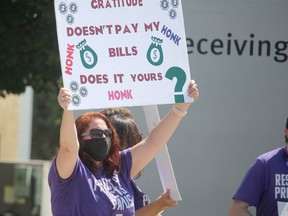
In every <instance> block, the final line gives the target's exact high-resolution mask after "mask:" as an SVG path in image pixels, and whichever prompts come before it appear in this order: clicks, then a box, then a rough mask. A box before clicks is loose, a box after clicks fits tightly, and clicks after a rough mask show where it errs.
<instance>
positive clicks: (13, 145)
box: [0, 95, 20, 160]
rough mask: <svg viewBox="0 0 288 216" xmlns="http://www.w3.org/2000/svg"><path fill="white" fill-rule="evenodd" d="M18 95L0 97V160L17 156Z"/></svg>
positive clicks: (14, 158) (13, 158) (12, 158)
mask: <svg viewBox="0 0 288 216" xmlns="http://www.w3.org/2000/svg"><path fill="white" fill-rule="evenodd" d="M19 104H20V98H19V96H15V95H9V96H7V97H6V98H0V113H1V121H0V160H16V159H17V158H18V138H19V118H20V117H19Z"/></svg>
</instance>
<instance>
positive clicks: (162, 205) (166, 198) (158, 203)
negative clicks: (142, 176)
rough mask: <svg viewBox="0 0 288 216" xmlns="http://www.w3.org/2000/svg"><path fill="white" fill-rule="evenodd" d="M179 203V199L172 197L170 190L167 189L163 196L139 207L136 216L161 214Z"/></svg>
mask: <svg viewBox="0 0 288 216" xmlns="http://www.w3.org/2000/svg"><path fill="white" fill-rule="evenodd" d="M176 204H177V201H175V200H172V199H171V198H170V190H167V191H166V192H165V193H163V194H162V195H161V196H159V197H158V198H157V200H155V201H154V202H151V203H149V204H148V205H146V206H144V207H142V208H140V209H138V210H137V211H136V216H161V213H162V212H163V211H164V210H165V209H167V208H170V207H173V206H175V205H176Z"/></svg>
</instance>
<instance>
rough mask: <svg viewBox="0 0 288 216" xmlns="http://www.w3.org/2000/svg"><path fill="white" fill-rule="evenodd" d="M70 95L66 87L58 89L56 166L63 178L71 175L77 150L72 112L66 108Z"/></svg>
mask: <svg viewBox="0 0 288 216" xmlns="http://www.w3.org/2000/svg"><path fill="white" fill-rule="evenodd" d="M70 96H71V95H70V92H69V91H68V90H67V89H64V88H61V89H60V91H59V94H58V102H59V104H60V106H61V107H62V108H63V115H62V122H61V128H60V148H59V151H58V155H57V159H56V166H57V171H58V174H59V176H60V177H61V178H63V179H66V178H69V177H70V176H71V174H72V172H73V170H74V167H75V164H76V161H77V156H78V150H79V143H78V138H77V131H76V126H75V119H74V114H73V111H71V110H68V109H67V107H68V105H69V103H70V102H71V97H70Z"/></svg>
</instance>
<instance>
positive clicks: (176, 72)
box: [165, 67, 186, 103]
mask: <svg viewBox="0 0 288 216" xmlns="http://www.w3.org/2000/svg"><path fill="white" fill-rule="evenodd" d="M165 77H166V78H168V79H170V80H173V78H174V77H176V79H177V82H176V85H175V90H174V91H175V92H182V89H183V86H184V84H185V82H186V73H185V71H184V70H183V69H182V68H179V67H171V68H169V69H168V71H167V72H166V74H165ZM174 98H175V103H184V102H185V100H184V95H183V94H177V95H174Z"/></svg>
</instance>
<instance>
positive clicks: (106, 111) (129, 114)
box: [101, 107, 134, 119]
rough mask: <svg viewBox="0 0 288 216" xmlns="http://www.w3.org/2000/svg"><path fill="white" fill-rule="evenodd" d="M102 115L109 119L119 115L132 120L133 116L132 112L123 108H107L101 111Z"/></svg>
mask: <svg viewBox="0 0 288 216" xmlns="http://www.w3.org/2000/svg"><path fill="white" fill-rule="evenodd" d="M101 113H102V114H104V115H105V116H107V117H108V118H109V119H110V117H111V116H115V115H121V116H123V117H125V118H131V119H134V118H133V114H132V112H131V111H130V110H129V109H127V108H124V107H118V108H107V109H104V110H103V111H101Z"/></svg>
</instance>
